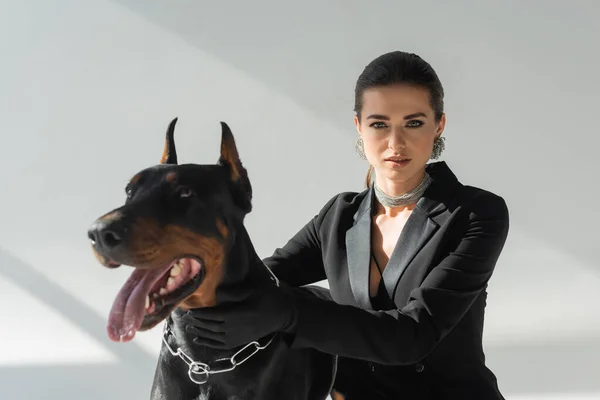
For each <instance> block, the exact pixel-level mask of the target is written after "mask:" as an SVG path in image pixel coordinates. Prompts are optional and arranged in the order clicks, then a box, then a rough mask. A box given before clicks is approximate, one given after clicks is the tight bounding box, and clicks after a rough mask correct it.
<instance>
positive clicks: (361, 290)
mask: <svg viewBox="0 0 600 400" xmlns="http://www.w3.org/2000/svg"><path fill="white" fill-rule="evenodd" d="M372 191H373V190H372V189H369V190H368V192H367V194H366V195H365V197H364V199H363V200H362V202H361V204H360V205H359V207H358V210H357V212H356V214H355V216H354V218H355V222H354V225H353V226H352V227H351V228H350V229H348V231H347V232H346V252H347V258H348V274H349V278H350V286H351V288H352V293H353V295H354V299H355V300H356V302H357V303H358V305H359V306H360V307H362V308H364V309H371V308H372V307H371V301H370V300H369V266H370V265H369V264H370V262H371V257H370V254H371V204H372V196H373V193H372Z"/></svg>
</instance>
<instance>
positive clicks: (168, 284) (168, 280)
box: [167, 277, 175, 286]
mask: <svg viewBox="0 0 600 400" xmlns="http://www.w3.org/2000/svg"><path fill="white" fill-rule="evenodd" d="M173 283H175V279H173V278H171V277H169V279H167V286H171V285H173Z"/></svg>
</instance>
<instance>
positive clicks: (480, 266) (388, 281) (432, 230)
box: [264, 162, 509, 400]
mask: <svg viewBox="0 0 600 400" xmlns="http://www.w3.org/2000/svg"><path fill="white" fill-rule="evenodd" d="M427 172H428V173H429V174H430V175H431V177H432V178H433V181H432V183H431V184H430V186H429V188H428V189H427V190H426V192H425V193H424V195H423V197H422V198H421V199H420V200H419V201H418V203H417V205H416V207H415V209H414V210H413V212H412V214H411V215H410V216H409V218H408V221H407V222H406V225H405V227H404V230H403V231H402V234H401V235H400V238H399V240H398V243H397V244H396V247H395V249H394V251H393V253H392V255H391V258H390V261H389V263H388V265H387V267H386V269H385V270H384V272H383V279H384V283H385V289H386V290H387V293H388V294H389V296H390V297H391V298H392V299H393V301H394V303H395V305H396V309H392V310H386V311H376V310H373V309H372V306H371V302H370V298H369V265H370V246H371V239H370V238H371V234H370V232H371V208H372V204H373V190H372V189H366V190H365V191H363V192H361V193H355V192H344V193H340V194H338V195H336V196H335V197H333V198H332V199H331V200H330V201H328V202H327V204H326V205H325V206H324V207H323V208H322V210H321V211H320V212H319V213H318V215H316V216H315V217H314V218H313V219H312V220H311V221H309V222H308V223H307V224H306V225H305V226H304V227H303V228H302V229H301V230H300V231H299V232H298V233H297V234H296V235H295V236H294V237H293V238H292V239H291V240H289V241H288V243H287V244H286V245H285V246H283V247H282V248H278V249H276V250H275V252H274V254H273V255H272V256H270V257H268V258H266V259H265V260H264V262H265V264H266V265H267V266H268V267H270V268H271V269H272V271H273V272H274V273H275V275H276V276H277V277H279V279H281V280H282V281H283V282H286V283H289V284H290V285H291V286H303V285H308V284H311V283H314V282H317V281H320V280H323V279H327V281H328V283H329V287H330V296H331V299H333V301H327V300H326V299H323V298H320V297H317V296H309V297H307V298H302V299H299V300H298V301H297V302H296V311H297V319H296V327H295V332H294V334H293V335H292V338H291V341H290V342H291V346H292V347H297V348H300V347H311V348H315V349H318V350H321V351H323V352H326V353H330V354H337V355H340V356H341V357H346V358H350V359H357V360H362V361H360V364H362V365H367V364H368V365H369V366H370V367H371V371H373V373H374V374H377V371H381V376H385V377H386V378H385V379H388V380H390V382H388V384H389V385H391V386H390V387H393V386H394V382H396V383H397V385H396V386H398V393H402V394H406V395H407V396H410V395H411V394H412V395H415V396H416V395H418V396H420V397H418V398H436V399H439V398H448V399H450V398H452V399H479V400H485V399H502V398H503V397H502V395H501V394H500V392H499V390H498V387H497V384H496V377H495V376H494V374H493V373H492V372H491V371H490V370H489V369H488V368H487V367H486V366H485V357H484V352H483V349H482V334H483V322H484V308H485V303H486V295H487V293H486V288H487V284H488V281H489V279H490V277H491V276H492V272H493V270H494V267H495V265H496V261H497V259H498V257H499V256H500V253H501V251H502V248H503V247H504V243H505V241H506V237H507V234H508V229H509V217H508V209H507V206H506V203H505V201H504V200H503V199H502V198H501V197H499V196H498V195H495V194H493V193H491V192H489V191H486V190H483V189H479V188H475V187H471V186H466V185H463V184H461V183H460V182H459V181H458V179H457V178H456V176H455V175H454V174H453V173H452V171H451V170H450V169H449V168H448V166H447V165H446V163H445V162H435V163H431V164H428V165H427ZM342 360H343V358H342ZM357 363H358V361H357ZM356 365H359V364H356ZM374 366H376V367H375V368H373V367H374ZM357 368H358V367H357ZM359 379H360V378H359ZM407 398H411V397H407ZM415 398H416V397H415Z"/></svg>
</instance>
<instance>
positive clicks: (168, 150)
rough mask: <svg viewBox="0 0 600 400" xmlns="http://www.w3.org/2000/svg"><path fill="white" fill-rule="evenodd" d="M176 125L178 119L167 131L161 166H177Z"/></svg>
mask: <svg viewBox="0 0 600 400" xmlns="http://www.w3.org/2000/svg"><path fill="white" fill-rule="evenodd" d="M175 124H177V117H175V118H174V119H173V121H171V123H170V124H169V128H168V129H167V137H166V138H165V148H164V150H163V154H162V157H161V158H160V163H161V164H177V151H176V150H175V138H174V136H175Z"/></svg>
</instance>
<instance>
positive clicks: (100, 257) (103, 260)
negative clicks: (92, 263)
mask: <svg viewBox="0 0 600 400" xmlns="http://www.w3.org/2000/svg"><path fill="white" fill-rule="evenodd" d="M91 248H92V253H93V254H94V257H96V260H98V262H99V263H100V264H102V265H106V257H104V256H103V255H102V254H100V253H98V252H97V251H96V249H95V248H94V246H91Z"/></svg>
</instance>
